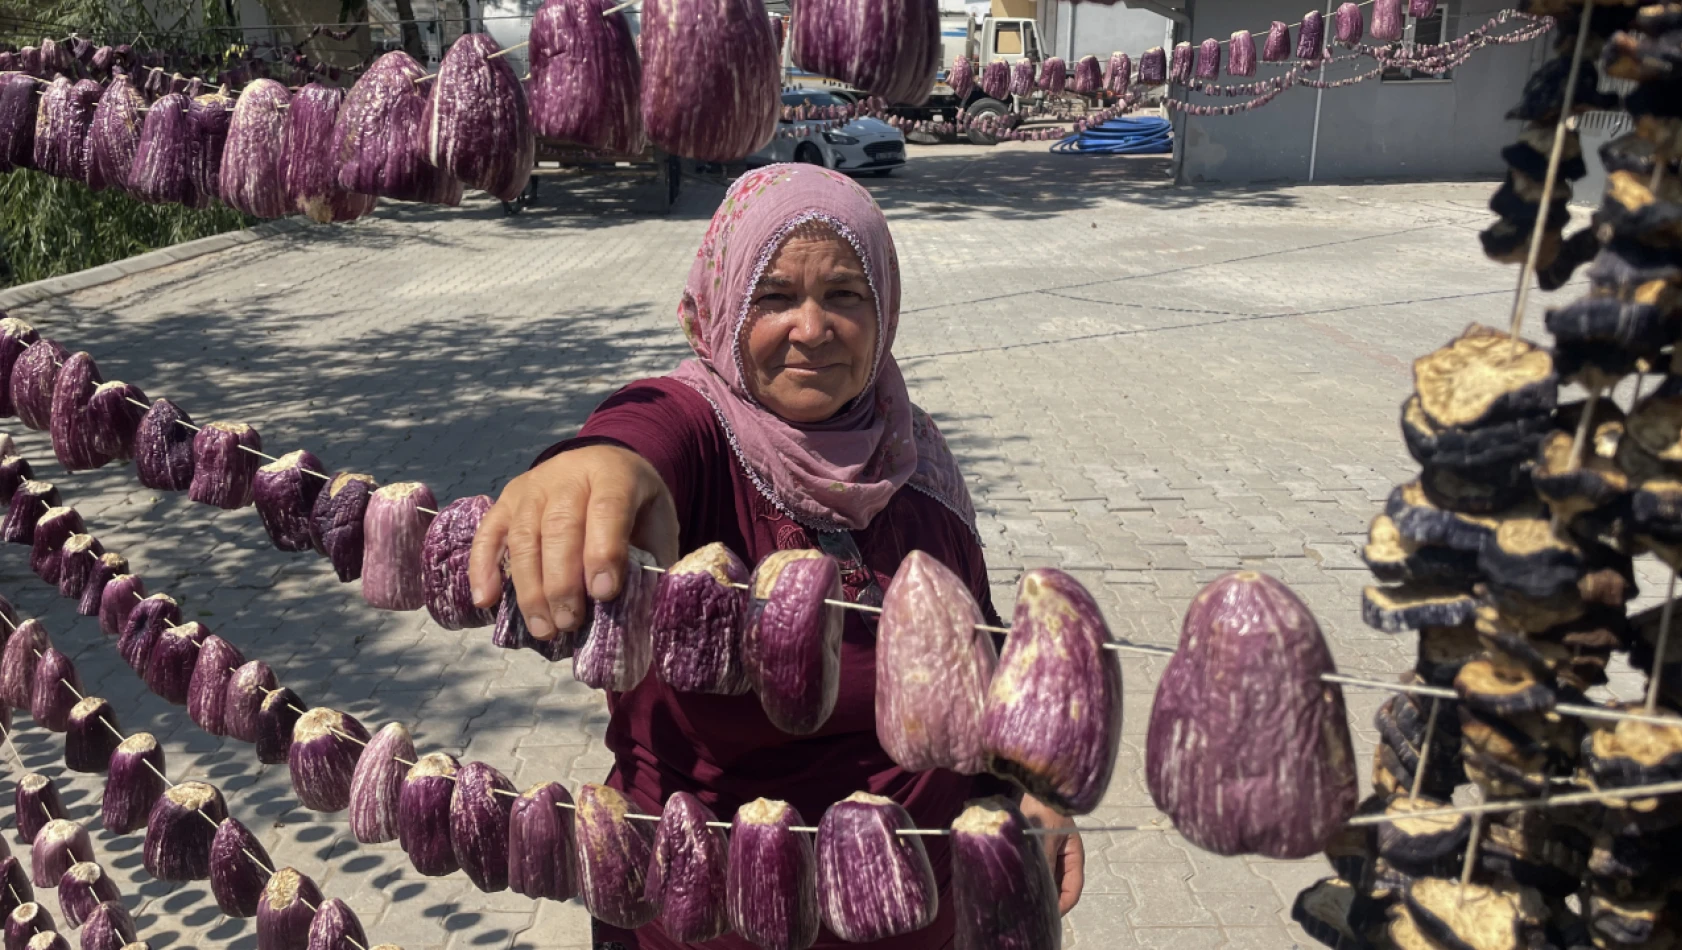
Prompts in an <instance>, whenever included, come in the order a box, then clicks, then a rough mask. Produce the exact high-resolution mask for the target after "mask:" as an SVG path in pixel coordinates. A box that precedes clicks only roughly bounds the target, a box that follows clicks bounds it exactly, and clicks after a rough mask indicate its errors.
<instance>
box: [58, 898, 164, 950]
mask: <svg viewBox="0 0 1682 950" xmlns="http://www.w3.org/2000/svg"><path fill="white" fill-rule="evenodd" d="M134 938H135V932H134V918H133V917H131V916H130V915H129V912H128V908H127V907H125V906H123V902H122V901H120V900H108V901H104V902H102V903H100V904H99V905H97V906H96V907H94V909H93V910H92V911H90V912H89V913H88V917H87V919H86V920H84V921H83V922H82V934H81V937H80V940H79V946H80V948H81V950H130V948H132V947H134V946H136V944H135V943H134ZM40 939H41V938H40V936H39V935H36V936H35V937H32V938H30V943H29V950H47V948H45V947H41V946H38V945H37V943H36V941H38V940H40ZM58 939H59V940H60V943H59V944H58V946H60V947H62V948H63V950H70V944H69V942H68V941H66V940H65V939H64V938H63V937H60V938H58ZM139 946H145V945H144V944H140V945H139Z"/></svg>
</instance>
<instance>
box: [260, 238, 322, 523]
mask: <svg viewBox="0 0 1682 950" xmlns="http://www.w3.org/2000/svg"><path fill="white" fill-rule="evenodd" d="M305 213H306V214H308V213H309V212H308V210H307V209H306V210H305ZM325 468H326V466H324V465H322V464H321V459H319V458H316V456H315V453H313V452H309V451H306V450H303V449H300V450H298V451H296V452H288V453H286V454H285V455H282V456H281V457H280V458H278V459H275V460H274V461H273V462H270V463H268V464H267V465H264V466H262V467H261V468H259V469H257V475H256V477H255V478H254V480H253V482H252V488H251V495H252V501H253V502H254V503H255V504H256V506H257V516H258V517H259V518H261V519H262V520H263V527H264V528H265V529H267V530H268V532H269V540H270V541H272V542H273V543H274V546H275V549H276V550H280V551H307V550H309V549H310V547H311V544H310V512H311V511H313V510H314V509H315V502H316V499H317V498H318V497H319V496H320V495H321V490H322V488H323V487H325V486H326V484H327V482H326V481H325V478H324V476H322V475H321V474H320V473H321V472H322V471H323V469H325ZM312 473H313V474H312Z"/></svg>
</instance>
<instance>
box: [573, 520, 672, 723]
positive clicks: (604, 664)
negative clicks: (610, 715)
mask: <svg viewBox="0 0 1682 950" xmlns="http://www.w3.org/2000/svg"><path fill="white" fill-rule="evenodd" d="M653 565H654V556H653V555H652V554H649V553H648V552H647V551H642V550H639V549H637V548H631V549H630V551H629V552H628V555H627V557H626V559H625V578H624V581H623V583H622V584H621V585H620V588H619V596H618V597H615V598H614V599H613V600H611V601H606V602H603V601H595V602H592V603H591V605H590V628H589V630H588V631H587V632H585V634H584V639H583V641H582V642H581V643H579V644H578V648H577V651H576V652H575V653H574V654H573V656H572V675H573V677H574V678H575V679H577V680H578V681H579V682H580V683H583V684H585V685H586V686H594V687H595V688H597V689H608V690H615V691H617V692H628V691H630V690H633V689H636V688H637V685H638V684H640V683H641V682H642V681H643V678H644V677H646V676H647V675H648V668H649V666H650V665H651V664H652V663H653V660H654V631H653V626H654V595H655V591H656V590H657V588H658V586H659V578H658V576H657V575H655V574H653V573H652V572H650V571H647V570H644V568H646V567H652V566H653Z"/></svg>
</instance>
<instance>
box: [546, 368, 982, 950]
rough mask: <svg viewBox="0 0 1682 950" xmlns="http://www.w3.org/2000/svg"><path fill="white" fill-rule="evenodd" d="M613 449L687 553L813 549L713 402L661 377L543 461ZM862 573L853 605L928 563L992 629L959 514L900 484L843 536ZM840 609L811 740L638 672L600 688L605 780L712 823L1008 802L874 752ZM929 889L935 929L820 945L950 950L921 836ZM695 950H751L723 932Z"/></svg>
mask: <svg viewBox="0 0 1682 950" xmlns="http://www.w3.org/2000/svg"><path fill="white" fill-rule="evenodd" d="M600 444H610V445H620V446H623V447H625V448H628V449H631V450H632V451H634V452H636V453H637V454H638V455H641V456H642V457H643V458H645V459H647V460H648V461H649V462H650V463H651V464H652V465H653V466H654V468H655V469H656V470H657V471H658V472H659V473H660V475H661V477H662V478H663V479H664V480H665V482H666V485H667V487H668V488H670V489H671V493H672V499H673V501H674V502H675V503H676V505H677V516H678V523H679V525H680V526H681V527H680V532H681V534H680V538H679V542H680V545H681V549H682V551H683V552H684V553H687V552H690V551H693V550H695V549H697V548H699V547H701V546H703V545H706V544H710V543H712V542H715V541H717V542H721V543H723V544H724V545H725V546H726V547H728V548H730V549H731V550H732V551H735V552H736V553H737V554H738V555H740V556H741V557H742V559H743V560H744V561H746V562H747V563H748V564H750V565H752V564H755V563H758V562H759V561H760V560H761V559H763V558H764V557H765V556H766V555H768V554H770V553H772V552H773V551H778V550H789V549H795V548H814V547H818V545H817V544H816V543H815V540H814V539H813V538H812V537H811V535H810V534H809V533H808V532H807V531H806V530H805V529H804V528H802V527H801V526H800V525H798V524H796V523H794V522H793V521H791V520H790V519H789V518H788V517H786V516H785V515H783V514H782V513H780V512H779V511H777V509H776V508H775V507H774V506H773V505H772V504H771V503H770V502H769V501H767V500H766V498H765V497H764V496H763V495H761V494H760V492H759V490H758V489H757V488H756V487H755V486H754V484H753V481H752V480H751V479H749V478H748V476H747V474H746V473H745V472H744V471H743V469H742V467H741V465H740V463H739V462H738V461H737V459H736V457H735V455H734V453H733V452H732V451H731V448H730V443H729V439H728V437H727V435H726V433H725V430H724V429H723V427H722V426H720V425H719V423H718V420H717V418H716V417H715V416H714V415H713V412H712V407H711V406H710V405H709V404H708V403H707V401H706V400H705V399H703V398H702V397H701V396H700V395H699V394H698V393H696V392H695V391H694V390H693V389H690V388H689V387H688V386H686V385H684V384H683V383H680V382H677V381H675V380H671V379H665V378H659V379H650V380H644V381H642V382H638V383H633V384H631V385H630V386H627V387H625V388H624V389H622V390H620V391H619V392H617V393H615V394H614V395H613V396H611V397H610V398H609V399H608V400H607V401H606V402H604V403H602V405H601V406H600V407H598V408H597V409H596V411H595V413H594V414H592V415H591V416H590V419H589V421H587V422H586V423H585V424H584V428H583V429H582V430H580V432H579V435H578V437H577V438H574V439H570V440H568V441H566V442H562V443H560V444H559V445H556V446H555V447H553V448H551V449H550V450H549V451H547V452H545V453H544V454H543V456H542V457H541V458H540V459H539V461H540V462H541V461H544V460H546V459H548V458H550V457H552V456H554V455H555V454H557V453H559V452H563V451H566V450H568V449H574V448H580V447H583V446H586V445H600ZM852 536H853V540H854V541H855V542H856V544H857V546H858V552H859V554H860V555H862V558H863V562H864V563H863V565H862V566H858V565H854V566H853V567H852V569H849V570H844V571H843V575H842V583H843V586H844V587H845V589H846V596H847V597H848V598H849V599H854V600H856V599H858V598H859V596H860V594H861V592H862V591H864V590H865V589H866V588H868V587H869V586H870V583H871V581H872V580H874V582H875V583H876V584H877V585H879V587H880V589H882V590H886V589H887V586H888V582H889V581H890V580H891V579H892V577H893V573H894V571H895V570H896V569H897V568H898V566H899V562H900V560H901V559H903V558H904V557H905V555H907V554H909V553H910V552H911V551H913V550H921V551H924V552H925V553H927V554H930V555H932V556H933V557H935V558H936V559H938V560H939V561H940V562H941V563H943V564H945V565H946V566H947V567H949V568H951V569H952V570H953V571H955V572H956V573H957V574H958V576H959V577H962V578H965V579H967V580H968V581H969V586H970V591H971V592H972V593H973V594H974V595H975V598H976V600H977V601H979V602H980V604H981V608H982V611H983V612H984V613H985V615H986V617H987V619H988V622H990V623H998V616H997V613H996V612H995V611H994V609H993V604H992V598H991V597H990V596H989V593H988V589H987V569H986V565H985V564H984V562H983V561H982V555H981V547H980V545H979V544H978V543H977V541H976V538H975V535H974V534H973V533H972V532H971V531H970V528H969V526H968V525H966V524H965V523H964V522H963V520H962V519H960V518H959V517H958V516H957V515H956V514H954V513H952V512H951V511H949V510H948V509H947V508H946V507H945V506H944V505H942V504H941V503H940V502H938V501H936V500H935V499H933V498H932V497H930V496H928V495H925V494H923V493H921V492H918V491H916V490H914V489H911V488H902V489H900V491H899V493H898V494H896V495H895V496H894V497H893V500H892V501H891V502H890V503H889V505H888V507H887V508H886V509H885V510H883V511H882V512H881V513H880V514H878V515H877V516H876V518H875V519H874V520H873V521H872V522H871V524H870V526H869V527H868V528H866V529H864V530H862V531H854V532H852ZM866 616H867V615H865V614H863V613H860V612H858V611H849V612H848V613H847V621H846V627H845V630H844V633H843V643H842V648H841V694H840V699H839V701H838V702H837V703H836V706H835V712H834V714H833V715H832V716H830V718H829V721H828V722H826V723H825V724H824V727H823V728H822V729H821V730H819V731H818V732H817V733H816V734H815V735H810V736H791V735H789V734H787V733H784V732H782V731H781V730H779V729H778V728H777V727H776V726H774V725H772V724H771V722H770V720H768V719H767V718H766V717H765V713H764V712H763V711H762V710H761V709H760V706H759V699H758V698H757V697H756V696H754V695H753V694H751V693H749V694H747V695H745V696H712V695H705V694H699V693H683V692H678V691H676V690H674V689H672V688H670V687H668V686H667V685H666V684H665V683H663V682H661V681H660V679H659V677H657V676H654V675H650V676H649V677H648V678H647V679H645V680H644V681H643V683H642V685H641V686H638V687H637V688H636V689H634V690H632V691H630V692H628V693H611V692H610V693H609V694H608V708H609V710H610V711H611V712H612V719H611V720H610V722H609V723H608V728H607V745H608V748H610V749H612V750H613V754H614V759H615V764H614V767H613V772H612V774H611V775H610V776H608V779H607V784H609V785H611V786H613V787H614V788H617V789H619V790H620V791H622V792H624V793H625V794H626V795H627V796H629V797H630V798H631V799H632V800H633V801H634V802H635V803H636V805H637V806H638V807H640V808H642V809H643V810H645V811H646V812H648V813H649V814H654V815H658V814H659V813H660V810H661V807H662V805H663V803H664V802H665V800H666V798H667V797H668V796H669V795H671V794H672V793H673V792H679V791H684V792H690V793H692V794H694V795H696V796H698V797H699V798H700V799H701V801H703V802H705V803H706V805H707V807H709V808H711V809H712V810H713V811H714V812H715V813H716V814H717V815H718V816H719V818H720V819H721V820H724V821H729V820H730V818H731V817H732V816H733V815H734V814H735V812H736V809H737V808H738V807H740V806H741V805H743V804H744V803H746V802H750V801H752V800H754V799H756V798H761V797H764V798H774V799H782V800H784V801H787V802H788V803H789V804H791V805H793V806H794V807H795V808H796V809H797V810H798V811H799V812H800V814H801V816H802V817H803V818H804V819H805V823H806V824H812V825H815V824H817V823H818V820H819V819H820V818H822V817H823V813H824V810H825V809H827V808H828V807H829V806H830V805H831V804H832V803H834V802H836V801H839V800H840V799H843V798H845V797H847V796H848V795H850V794H852V793H853V792H856V791H868V792H871V793H873V794H877V795H884V796H887V797H889V798H892V799H893V800H895V801H897V802H899V803H900V804H902V805H904V806H905V808H906V809H907V810H908V811H909V812H910V813H911V817H912V818H913V819H915V820H916V822H917V824H918V825H919V826H920V827H934V828H943V827H946V826H947V825H949V824H951V822H952V819H953V818H955V817H956V816H957V815H958V813H959V812H960V811H962V810H963V807H964V803H965V802H966V801H968V800H970V799H973V798H977V797H981V796H986V795H996V794H1010V792H1009V790H1008V789H1007V787H1006V786H1005V785H1004V783H1002V782H1000V781H999V780H997V779H994V778H991V777H989V776H973V777H972V776H966V775H959V774H957V773H955V772H950V771H946V770H944V769H937V770H934V771H930V772H907V771H905V770H904V769H901V768H899V767H898V766H897V765H895V764H894V762H893V760H892V759H890V758H889V757H888V754H887V753H886V752H884V751H883V750H882V747H881V745H880V744H878V743H877V741H876V713H875V708H876V702H875V700H876V669H875V655H876V647H875V631H874V628H873V626H872V624H873V622H874V621H873V620H871V621H868V622H867V620H866ZM922 840H923V842H924V844H925V846H926V847H927V848H928V852H929V858H930V860H931V861H932V862H933V863H934V870H935V877H936V878H937V879H938V881H939V883H940V892H941V912H940V917H939V919H938V920H936V922H935V923H934V925H933V926H932V927H931V928H928V929H925V930H922V931H919V932H917V933H913V934H907V935H905V936H903V937H899V938H896V939H893V940H884V941H881V942H878V943H873V944H868V945H865V944H849V943H844V942H842V941H841V940H840V939H838V938H837V937H835V936H834V935H833V934H831V933H830V932H829V931H828V929H827V928H826V929H825V930H824V931H823V933H822V935H821V936H820V937H819V938H818V943H817V946H818V947H821V948H836V950H839V948H841V947H860V946H869V947H872V948H877V950H911V948H919V950H928V948H940V947H946V946H949V945H950V944H951V942H952V911H951V907H950V901H949V900H948V896H949V893H950V891H949V882H950V879H951V867H950V864H949V860H948V848H947V843H946V840H945V839H944V838H923V839H922ZM595 934H596V937H595V939H596V943H597V946H598V947H602V946H611V945H612V944H613V943H618V944H620V945H622V946H623V947H625V948H626V950H632V948H643V950H668V948H669V950H677V948H679V947H683V946H692V945H688V944H679V943H677V942H675V941H673V940H671V939H670V938H668V937H666V936H665V934H664V933H663V932H662V931H661V930H660V928H659V925H658V924H657V923H656V924H652V925H650V926H647V927H644V928H642V929H641V930H638V931H636V932H635V933H630V932H627V931H623V930H619V929H617V928H613V927H608V926H606V925H604V924H602V923H601V922H599V921H597V922H596V924H595ZM702 946H705V947H708V948H716V950H754V947H753V945H752V944H751V943H749V942H748V941H746V940H744V939H742V938H741V937H738V936H733V935H732V936H728V937H724V938H722V939H719V940H716V941H712V942H710V943H707V944H704V945H702Z"/></svg>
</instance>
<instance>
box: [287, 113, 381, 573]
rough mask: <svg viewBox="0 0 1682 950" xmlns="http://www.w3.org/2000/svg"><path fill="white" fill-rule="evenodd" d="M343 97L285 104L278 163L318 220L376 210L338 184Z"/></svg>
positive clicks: (300, 203) (291, 194) (297, 201)
mask: <svg viewBox="0 0 1682 950" xmlns="http://www.w3.org/2000/svg"><path fill="white" fill-rule="evenodd" d="M344 97H345V93H344V90H343V89H339V88H337V87H334V86H323V85H322V84H320V83H315V82H312V83H310V84H309V85H307V86H305V87H304V88H302V89H300V90H298V91H297V92H296V93H293V95H292V99H291V101H290V102H289V103H288V104H287V109H286V153H285V156H284V158H283V159H282V162H281V168H282V174H283V175H284V176H285V187H286V198H287V200H288V201H290V202H291V203H292V204H293V206H294V207H296V208H297V209H298V210H299V211H302V212H303V213H304V216H305V217H307V218H309V219H310V220H311V221H314V222H316V223H317V224H331V223H333V222H335V221H354V220H356V219H357V218H360V217H362V216H363V215H365V214H367V213H368V212H370V211H372V210H374V200H375V199H374V196H372V195H362V194H357V193H356V192H353V191H348V190H346V189H345V188H344V187H343V186H342V185H340V184H339V168H338V164H337V163H336V162H334V161H333V128H334V126H335V125H336V124H337V122H338V118H339V106H340V104H341V103H342V102H343V101H344ZM281 550H283V551H284V550H302V549H301V548H290V549H288V548H282V549H281Z"/></svg>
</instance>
